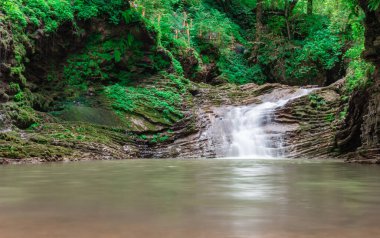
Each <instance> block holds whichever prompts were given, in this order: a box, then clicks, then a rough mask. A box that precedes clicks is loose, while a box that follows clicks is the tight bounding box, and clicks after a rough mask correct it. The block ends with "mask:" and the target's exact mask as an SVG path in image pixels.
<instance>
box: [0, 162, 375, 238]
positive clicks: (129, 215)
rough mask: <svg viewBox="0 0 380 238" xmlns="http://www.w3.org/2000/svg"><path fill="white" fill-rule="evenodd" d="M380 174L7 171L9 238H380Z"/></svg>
mask: <svg viewBox="0 0 380 238" xmlns="http://www.w3.org/2000/svg"><path fill="white" fill-rule="evenodd" d="M379 220H380V167H376V166H360V165H348V164H342V163H340V162H334V161H328V162H326V161H323V162H321V161H299V160H298V161H291V160H271V159H269V160H268V159H267V160H227V159H226V160H135V161H121V162H118V161H112V162H111V161H110V162H87V163H70V164H51V165H28V166H6V167H0V237H1V238H11V237H12V238H13V237H14V238H20V237H28V238H44V237H46V238H54V237H64V238H66V237H67V238H69V237H70V238H76V237H78V238H90V237H91V238H98V237H107V238H108V237H110V238H113V237H115V238H116V237H118V238H119V237H120V238H121V237H123V238H129V237H131V238H150V237H154V238H156V237H157V238H158V237H159V238H161V237H165V238H168V237H169V238H170V237H175V238H177V237H178V238H197V237H205V238H214V237H215V238H216V237H218V238H220V237H236V238H237V237H249V238H250V237H253V238H256V237H257V238H298V237H302V238H304V237H305V238H309V237H310V238H322V237H323V238H332V237H337V238H338V237H339V238H340V237H345V238H350V237H352V238H354V237H355V238H359V237H380V226H379Z"/></svg>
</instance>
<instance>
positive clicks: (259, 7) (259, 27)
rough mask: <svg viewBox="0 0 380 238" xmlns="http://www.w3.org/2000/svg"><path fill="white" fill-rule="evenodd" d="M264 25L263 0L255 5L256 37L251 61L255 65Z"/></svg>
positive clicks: (258, 0)
mask: <svg viewBox="0 0 380 238" xmlns="http://www.w3.org/2000/svg"><path fill="white" fill-rule="evenodd" d="M263 29H264V24H263V0H257V3H256V37H255V45H254V47H253V51H252V59H253V61H254V62H255V63H257V54H258V50H259V47H260V41H261V36H262V34H263Z"/></svg>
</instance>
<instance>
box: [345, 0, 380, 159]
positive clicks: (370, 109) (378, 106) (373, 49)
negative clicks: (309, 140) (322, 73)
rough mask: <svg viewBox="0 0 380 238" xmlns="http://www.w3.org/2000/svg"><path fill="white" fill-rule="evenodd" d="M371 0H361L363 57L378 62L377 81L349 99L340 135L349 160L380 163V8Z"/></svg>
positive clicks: (375, 78) (375, 76) (375, 75)
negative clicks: (369, 6)
mask: <svg viewBox="0 0 380 238" xmlns="http://www.w3.org/2000/svg"><path fill="white" fill-rule="evenodd" d="M368 2H369V1H368V0H359V4H360V6H361V7H362V8H363V10H364V12H365V14H366V19H365V28H366V32H365V38H366V41H365V47H366V50H365V52H364V54H363V55H364V57H365V58H366V59H367V60H368V61H370V62H372V63H374V64H375V66H376V72H375V74H374V83H373V84H372V85H371V86H370V87H369V88H368V89H365V90H359V91H357V92H356V93H355V94H353V96H352V97H351V99H350V105H349V114H348V116H347V119H346V122H345V125H344V126H343V128H342V129H341V130H340V132H339V133H338V135H337V142H338V146H339V148H340V149H341V150H342V151H343V152H349V151H348V150H347V148H349V145H351V147H350V148H351V150H352V151H353V152H352V153H349V154H348V155H347V158H348V159H349V160H350V161H354V162H363V163H380V9H377V10H376V11H373V10H370V9H369V8H368Z"/></svg>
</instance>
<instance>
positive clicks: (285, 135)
mask: <svg viewBox="0 0 380 238" xmlns="http://www.w3.org/2000/svg"><path fill="white" fill-rule="evenodd" d="M297 89H299V88H298V87H290V86H284V85H279V84H266V85H263V86H257V85H254V84H249V85H245V86H242V87H236V88H225V89H223V88H213V87H205V88H201V89H199V95H198V97H197V98H196V99H195V107H194V109H195V110H194V111H193V112H192V113H191V115H192V117H189V118H188V119H187V120H186V121H184V122H183V123H182V124H181V125H180V126H179V127H178V128H180V129H179V130H177V131H176V133H177V138H176V139H175V140H174V141H173V142H170V143H168V144H167V145H166V146H163V145H162V144H161V145H158V146H156V147H140V148H139V150H140V151H141V154H142V155H143V157H148V158H153V157H154V158H157V157H159V158H177V157H179V158H200V157H206V158H214V157H223V156H227V155H228V154H227V153H226V151H227V150H228V148H227V147H228V146H229V145H226V138H223V137H226V136H228V135H226V134H223V131H229V130H231V128H225V129H226V130H224V129H223V128H222V129H221V128H220V127H223V126H226V125H225V124H224V123H222V122H221V121H223V120H224V119H225V118H224V117H225V115H226V111H228V108H231V106H244V105H254V104H260V103H262V101H266V100H267V99H268V98H272V97H274V98H273V99H274V100H275V101H276V98H282V97H283V96H286V95H291V94H292V93H294V92H295V91H297ZM216 91H218V93H217V92H216ZM210 95H215V96H214V97H213V98H210ZM341 110H342V107H341V99H340V94H339V89H338V87H337V86H335V85H334V86H332V87H328V88H322V89H315V90H314V91H313V92H312V93H311V94H309V95H306V96H302V97H300V98H298V99H295V100H292V101H290V102H289V103H287V104H285V105H284V106H283V107H281V108H280V109H277V110H276V111H275V113H274V115H272V116H273V118H272V119H271V120H270V121H269V124H268V122H266V125H265V127H266V128H265V130H266V131H267V132H268V133H269V134H270V135H274V137H276V139H277V140H278V138H279V137H278V136H277V135H280V134H281V135H282V141H281V142H280V143H281V146H282V148H281V150H283V153H284V155H285V156H286V157H288V158H331V157H333V156H336V155H337V154H338V153H337V152H336V151H335V148H336V143H335V133H336V126H337V124H338V123H339V121H340V120H339V112H340V111H341ZM219 122H221V123H219ZM227 126H228V125H227ZM215 127H217V128H215ZM190 128H191V129H190ZM215 129H216V130H215ZM227 141H228V139H227ZM277 142H278V141H277Z"/></svg>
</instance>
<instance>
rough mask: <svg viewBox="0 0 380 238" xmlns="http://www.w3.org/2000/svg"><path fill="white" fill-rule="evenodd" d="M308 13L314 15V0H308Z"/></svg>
mask: <svg viewBox="0 0 380 238" xmlns="http://www.w3.org/2000/svg"><path fill="white" fill-rule="evenodd" d="M307 15H313V0H307Z"/></svg>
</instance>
